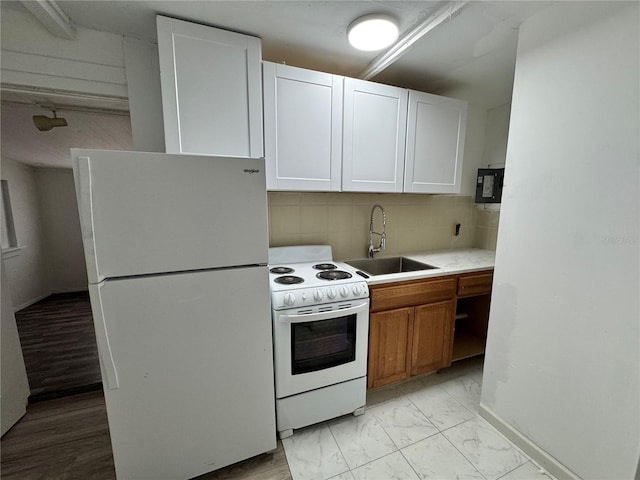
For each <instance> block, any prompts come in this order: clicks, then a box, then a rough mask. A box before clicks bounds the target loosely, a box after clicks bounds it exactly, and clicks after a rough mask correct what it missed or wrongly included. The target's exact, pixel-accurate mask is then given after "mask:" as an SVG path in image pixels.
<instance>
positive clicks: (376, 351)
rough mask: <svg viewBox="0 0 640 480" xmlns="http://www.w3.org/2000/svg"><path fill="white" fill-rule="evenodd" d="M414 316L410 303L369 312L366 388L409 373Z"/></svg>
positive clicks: (388, 381) (400, 378)
mask: <svg viewBox="0 0 640 480" xmlns="http://www.w3.org/2000/svg"><path fill="white" fill-rule="evenodd" d="M413 316H414V308H413V307H410V308H398V309H395V310H387V311H384V312H377V313H372V314H371V316H370V320H369V375H368V387H369V388H375V387H381V386H382V385H387V384H389V383H393V382H398V381H400V380H404V379H405V378H407V377H408V376H409V374H410V369H411V358H410V351H411V329H412V326H413Z"/></svg>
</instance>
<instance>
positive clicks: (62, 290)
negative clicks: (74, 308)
mask: <svg viewBox="0 0 640 480" xmlns="http://www.w3.org/2000/svg"><path fill="white" fill-rule="evenodd" d="M88 291H89V289H88V288H87V287H86V285H85V286H84V287H69V288H57V289H55V290H53V291H52V292H51V293H52V294H54V293H78V292H88Z"/></svg>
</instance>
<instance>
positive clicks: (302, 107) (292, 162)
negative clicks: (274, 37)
mask: <svg viewBox="0 0 640 480" xmlns="http://www.w3.org/2000/svg"><path fill="white" fill-rule="evenodd" d="M263 75H264V122H265V139H264V141H265V159H266V163H267V189H269V190H315V191H339V190H340V180H341V168H340V167H341V154H342V152H341V147H342V82H343V77H340V76H337V75H331V74H328V73H320V72H314V71H311V70H305V69H302V68H295V67H289V66H286V65H278V64H274V63H269V62H264V63H263Z"/></svg>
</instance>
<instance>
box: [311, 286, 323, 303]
mask: <svg viewBox="0 0 640 480" xmlns="http://www.w3.org/2000/svg"><path fill="white" fill-rule="evenodd" d="M323 297H324V292H323V291H322V290H320V289H319V288H316V291H315V292H313V299H314V300H315V301H316V302H319V301H320V300H322V298H323Z"/></svg>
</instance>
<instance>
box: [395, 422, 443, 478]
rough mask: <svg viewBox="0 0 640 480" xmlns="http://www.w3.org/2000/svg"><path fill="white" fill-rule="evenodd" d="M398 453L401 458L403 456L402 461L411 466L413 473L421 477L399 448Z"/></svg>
mask: <svg viewBox="0 0 640 480" xmlns="http://www.w3.org/2000/svg"><path fill="white" fill-rule="evenodd" d="M435 435H440V434H438V433H436V434H435ZM432 436H433V435H432ZM427 438H430V437H427ZM423 440H424V439H423ZM400 455H402V458H404V461H405V462H407V464H409V466H410V467H411V470H413V473H415V474H416V477H418V478H422V477H421V476H420V474H419V473H418V472H417V471H416V469H415V468H414V467H413V464H412V463H411V462H410V461H409V459H408V458H407V457H406V455H405V454H404V452H403V451H402V450H400Z"/></svg>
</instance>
